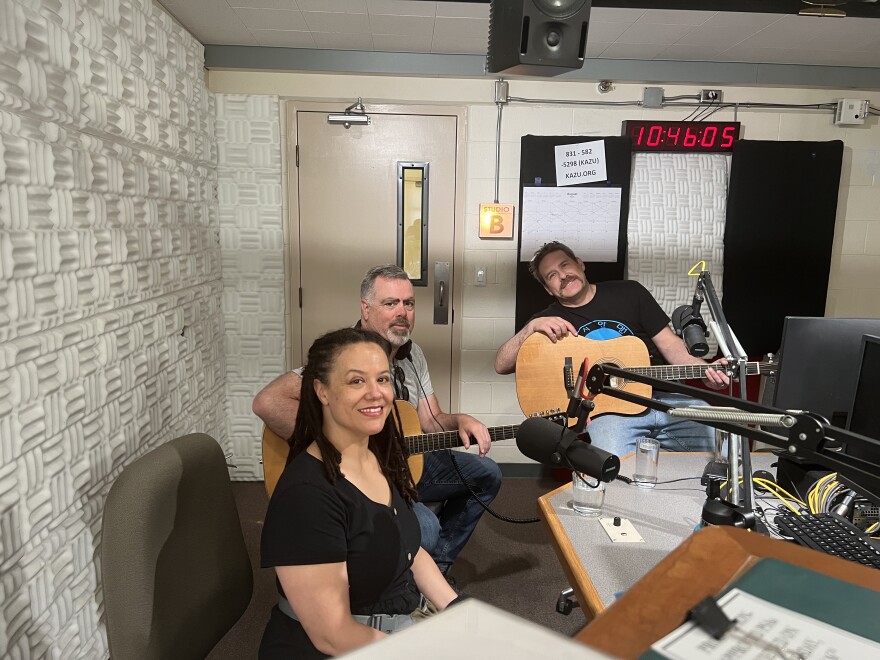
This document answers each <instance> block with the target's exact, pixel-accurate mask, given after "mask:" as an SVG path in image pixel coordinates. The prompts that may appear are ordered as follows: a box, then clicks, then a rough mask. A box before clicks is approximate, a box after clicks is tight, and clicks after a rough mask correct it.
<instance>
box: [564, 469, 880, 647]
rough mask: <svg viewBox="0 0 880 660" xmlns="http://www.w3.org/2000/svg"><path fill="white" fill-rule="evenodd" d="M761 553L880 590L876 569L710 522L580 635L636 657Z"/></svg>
mask: <svg viewBox="0 0 880 660" xmlns="http://www.w3.org/2000/svg"><path fill="white" fill-rule="evenodd" d="M661 460H662V459H661ZM762 557H772V558H774V559H781V560H783V561H786V562H788V563H790V564H795V565H797V566H803V567H804V568H808V569H810V570H812V571H815V572H817V573H823V574H825V575H830V576H831V577H834V578H837V579H838V580H843V581H844V582H850V583H852V584H856V585H858V586H861V587H865V588H867V589H873V590H875V591H880V571H878V570H877V569H876V568H868V567H867V566H862V565H861V564H857V563H855V562H851V561H847V560H845V559H839V558H838V557H832V556H830V555H826V554H823V553H821V552H816V551H815V550H810V549H808V548H805V547H802V546H799V545H796V544H794V543H788V542H786V541H780V540H777V539H772V538H770V537H769V536H764V535H763V534H755V533H753V532H747V531H746V530H743V529H737V528H735V527H707V528H705V529H701V530H700V531H699V532H697V533H696V534H693V535H692V536H690V537H689V538H688V539H687V540H686V541H685V542H684V543H682V544H681V545H680V546H679V547H678V548H676V549H675V551H673V552H672V553H670V554H669V556H668V557H666V558H665V559H664V560H663V561H661V562H660V564H658V565H657V566H656V567H655V568H654V569H653V570H652V571H651V572H650V573H648V574H647V575H646V576H645V577H644V578H643V579H642V580H640V581H639V582H638V584H636V585H635V586H633V587H632V588H631V589H629V590H628V591H627V592H626V593H625V594H624V595H623V596H622V597H621V598H620V600H618V601H617V602H615V603H614V604H613V605H612V606H611V607H610V608H608V610H607V611H605V612H604V613H603V614H602V615H601V616H599V617H598V618H597V619H596V620H595V621H594V622H592V623H590V624H589V625H588V626H587V627H586V628H584V629H583V630H582V631H581V632H580V633H578V635H577V636H576V637H575V639H576V640H577V641H579V642H583V643H584V644H588V645H590V646H592V647H593V648H596V649H599V650H600V651H604V652H606V653H609V654H611V655H613V656H614V657H620V658H637V657H638V656H640V655H641V654H642V653H644V652H645V651H647V650H648V649H649V648H650V647H651V644H653V643H654V642H656V641H657V640H658V639H660V638H662V637H663V636H665V635H667V634H668V633H670V632H672V631H673V630H675V629H676V628H677V627H678V626H679V625H681V624H682V623H683V622H684V620H685V616H686V615H687V613H688V611H689V610H690V609H691V608H693V607H694V605H696V604H697V603H699V602H700V601H701V600H702V599H703V598H705V597H706V596H709V595H712V596H715V595H717V594H718V593H719V592H720V591H721V590H722V589H724V587H725V586H727V584H728V583H729V582H731V581H732V580H733V579H734V578H736V577H737V576H738V575H739V574H740V572H741V571H743V570H744V569H747V568H748V567H749V566H750V565H751V563H752V561H753V560H755V559H758V558H762ZM819 597H821V596H819Z"/></svg>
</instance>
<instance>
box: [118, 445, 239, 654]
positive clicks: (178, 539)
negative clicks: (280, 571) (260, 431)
mask: <svg viewBox="0 0 880 660" xmlns="http://www.w3.org/2000/svg"><path fill="white" fill-rule="evenodd" d="M101 566H102V572H103V584H104V612H105V615H106V625H107V640H108V643H109V645H110V657H111V658H115V659H118V660H159V659H163V660H164V659H165V658H175V659H177V660H182V659H187V658H193V659H196V658H199V659H200V660H202V659H204V658H205V656H207V655H208V653H209V652H210V651H211V649H212V648H213V647H214V646H215V645H216V643H217V642H218V641H219V640H220V639H221V638H222V637H223V636H224V635H225V634H226V632H227V631H228V630H229V629H230V628H232V626H233V625H234V624H235V622H236V621H238V619H239V617H241V615H242V613H243V612H244V611H245V610H246V609H247V606H248V603H249V602H250V599H251V593H252V590H253V571H252V569H251V562H250V558H249V557H248V553H247V548H246V547H245V542H244V536H243V534H242V530H241V522H240V520H239V517H238V510H237V509H236V505H235V500H234V499H233V495H232V484H231V483H230V481H229V472H228V471H227V468H226V460H225V458H224V456H223V450H222V449H221V448H220V445H218V444H217V442H216V441H215V440H214V439H213V438H211V437H210V436H208V435H205V434H202V433H194V434H191V435H186V436H183V437H181V438H177V439H175V440H172V441H170V442H168V443H166V444H164V445H162V446H161V447H158V448H157V449H154V450H153V451H151V452H149V453H148V454H145V455H144V456H142V457H141V458H139V459H137V460H135V461H134V462H133V463H131V464H130V465H128V466H126V467H125V468H124V469H123V471H122V474H121V475H120V476H119V477H118V478H117V479H116V481H115V482H114V483H113V486H112V487H111V488H110V492H109V493H108V495H107V501H106V503H105V505H104V517H103V539H102V541H101Z"/></svg>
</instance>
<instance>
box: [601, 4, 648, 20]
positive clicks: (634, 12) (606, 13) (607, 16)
mask: <svg viewBox="0 0 880 660" xmlns="http://www.w3.org/2000/svg"><path fill="white" fill-rule="evenodd" d="M646 11H647V10H646V9H627V8H621V9H617V8H613V7H593V9H591V10H590V20H591V21H592V20H597V21H603V22H606V23H629V24H633V23H635V22H636V21H637V20H639V18H641V17H642V15H643V14H644V13H645V12H646Z"/></svg>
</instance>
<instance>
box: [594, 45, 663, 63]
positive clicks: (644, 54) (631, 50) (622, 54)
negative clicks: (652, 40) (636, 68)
mask: <svg viewBox="0 0 880 660" xmlns="http://www.w3.org/2000/svg"><path fill="white" fill-rule="evenodd" d="M664 49H665V46H664V45H663V44H611V45H610V46H608V48H606V49H605V51H604V52H603V53H602V59H614V60H653V59H654V58H655V57H657V55H659V54H660V53H662V52H663V50H664Z"/></svg>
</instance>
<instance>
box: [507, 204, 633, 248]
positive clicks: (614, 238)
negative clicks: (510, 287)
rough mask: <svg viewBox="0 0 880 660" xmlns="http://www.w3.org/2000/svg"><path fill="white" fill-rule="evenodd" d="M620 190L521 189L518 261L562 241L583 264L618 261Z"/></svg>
mask: <svg viewBox="0 0 880 660" xmlns="http://www.w3.org/2000/svg"><path fill="white" fill-rule="evenodd" d="M620 199H621V193H620V188H523V202H522V210H521V214H520V217H521V218H522V224H521V227H522V229H521V232H522V245H521V247H520V257H519V258H520V261H528V260H529V259H531V258H532V254H534V252H535V250H537V249H538V248H539V247H541V246H542V245H544V243H547V242H548V241H561V242H562V243H565V244H566V245H567V246H568V247H570V248H571V249H572V250H573V251H574V253H575V254H576V255H577V256H578V257H580V258H581V259H583V260H584V261H603V262H614V261H617V242H618V238H619V235H620Z"/></svg>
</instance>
